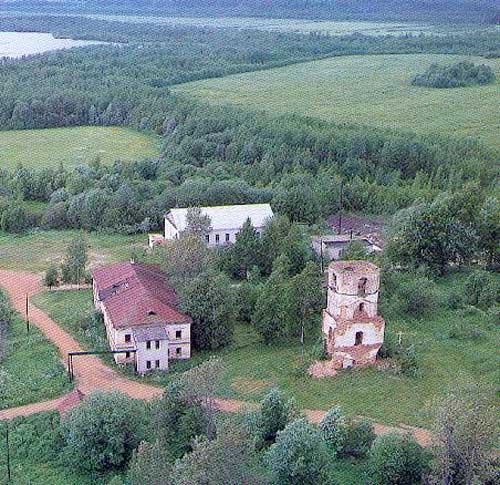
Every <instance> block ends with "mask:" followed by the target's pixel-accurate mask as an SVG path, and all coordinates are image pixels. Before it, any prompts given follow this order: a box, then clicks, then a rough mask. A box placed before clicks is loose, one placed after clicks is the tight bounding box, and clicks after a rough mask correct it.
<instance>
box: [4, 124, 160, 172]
mask: <svg viewBox="0 0 500 485" xmlns="http://www.w3.org/2000/svg"><path fill="white" fill-rule="evenodd" d="M159 144H160V141H159V138H158V137H156V136H154V135H148V134H145V133H140V132H138V131H135V130H132V129H130V128H121V127H114V126H111V127H100V126H99V127H97V126H81V127H73V128H50V129H45V130H16V131H0V149H1V150H0V152H1V154H0V168H10V169H12V168H15V167H16V166H17V165H19V164H23V165H24V166H26V167H32V168H44V167H57V166H59V164H61V163H62V164H63V165H64V166H66V167H74V166H77V165H81V164H82V163H87V162H91V161H92V160H93V159H95V158H96V157H98V156H99V157H100V158H101V160H102V162H103V163H113V162H114V161H115V160H121V161H134V160H140V159H142V158H147V157H156V156H158V155H159V152H160V149H159Z"/></svg>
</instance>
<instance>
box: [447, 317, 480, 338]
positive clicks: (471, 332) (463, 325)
mask: <svg viewBox="0 0 500 485" xmlns="http://www.w3.org/2000/svg"><path fill="white" fill-rule="evenodd" d="M482 337H484V332H483V331H482V330H481V329H480V328H479V327H477V326H475V325H472V324H470V323H468V322H465V321H463V320H460V321H458V322H456V323H454V324H453V325H452V326H451V328H450V329H449V330H448V338H450V339H453V340H478V339H480V338H482Z"/></svg>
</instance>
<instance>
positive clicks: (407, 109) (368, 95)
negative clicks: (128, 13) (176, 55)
mask: <svg viewBox="0 0 500 485" xmlns="http://www.w3.org/2000/svg"><path fill="white" fill-rule="evenodd" d="M464 59H469V60H471V61H473V62H476V63H484V64H489V65H490V66H492V68H494V70H495V71H496V73H497V77H498V80H497V83H496V84H490V85H487V86H478V87H469V88H456V89H435V88H422V87H417V86H412V85H411V84H410V79H411V78H412V77H413V75H415V74H418V73H421V72H424V71H425V70H426V69H427V68H428V67H429V66H430V65H431V64H432V63H434V62H438V63H455V62H458V61H461V60H464ZM499 83H500V61H498V60H493V59H483V58H479V57H467V56H457V55H438V54H411V55H369V56H348V57H337V58H330V59H325V60H320V61H314V62H308V63H302V64H296V65H293V66H288V67H283V68H277V69H271V70H266V71H260V72H253V73H246V74H237V75H233V76H227V77H224V78H220V79H208V80H203V81H196V82H192V83H187V84H183V85H180V86H177V87H176V88H174V90H175V91H176V92H180V93H184V94H188V95H194V96H198V97H200V98H203V99H205V100H208V101H210V102H211V103H217V104H225V103H229V104H235V105H238V106H241V107H245V108H254V109H258V110H260V109H262V110H267V111H270V112H273V113H285V112H293V113H298V114H301V115H307V116H313V117H318V118H322V119H325V120H332V121H336V122H346V123H359V124H366V125H373V126H379V127H385V128H396V129H404V130H412V131H416V132H418V133H441V134H446V135H457V136H475V137H478V138H480V139H481V140H483V141H484V142H485V143H488V144H490V145H493V146H496V147H498V146H499V143H498V132H499V129H500V115H499V112H498V109H497V107H498V85H499Z"/></svg>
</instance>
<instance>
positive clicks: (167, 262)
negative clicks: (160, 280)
mask: <svg viewBox="0 0 500 485" xmlns="http://www.w3.org/2000/svg"><path fill="white" fill-rule="evenodd" d="M160 251H161V253H160V254H161V260H162V267H163V269H164V270H165V272H166V273H167V275H168V276H169V278H170V279H171V281H172V283H173V284H174V286H178V287H180V286H182V285H185V284H187V282H188V281H189V280H190V279H193V278H196V277H198V276H200V275H201V274H202V273H203V272H207V271H209V270H210V269H211V268H212V266H213V261H214V260H213V253H212V252H211V251H210V249H208V248H207V246H206V245H205V243H204V241H202V240H201V239H200V238H199V237H198V236H196V235H194V234H186V235H185V236H183V237H181V238H180V239H178V240H175V241H167V242H166V244H164V245H163V246H161V248H160Z"/></svg>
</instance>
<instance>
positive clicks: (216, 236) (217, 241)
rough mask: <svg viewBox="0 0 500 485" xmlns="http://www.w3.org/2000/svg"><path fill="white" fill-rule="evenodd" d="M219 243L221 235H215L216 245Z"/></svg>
mask: <svg viewBox="0 0 500 485" xmlns="http://www.w3.org/2000/svg"><path fill="white" fill-rule="evenodd" d="M219 242H220V236H219V234H216V235H215V244H219Z"/></svg>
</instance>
